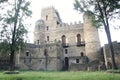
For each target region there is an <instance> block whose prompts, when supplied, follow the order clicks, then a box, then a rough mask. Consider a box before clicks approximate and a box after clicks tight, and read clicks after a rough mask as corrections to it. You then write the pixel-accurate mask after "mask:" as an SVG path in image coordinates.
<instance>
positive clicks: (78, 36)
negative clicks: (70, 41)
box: [77, 34, 81, 45]
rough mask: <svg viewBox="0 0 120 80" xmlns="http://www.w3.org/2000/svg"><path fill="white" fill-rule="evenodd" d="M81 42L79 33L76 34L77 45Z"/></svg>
mask: <svg viewBox="0 0 120 80" xmlns="http://www.w3.org/2000/svg"><path fill="white" fill-rule="evenodd" d="M80 44H81V35H80V34H77V45H80Z"/></svg>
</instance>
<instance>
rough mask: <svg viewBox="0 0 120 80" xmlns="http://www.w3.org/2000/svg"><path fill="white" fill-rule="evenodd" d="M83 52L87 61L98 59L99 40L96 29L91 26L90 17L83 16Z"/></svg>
mask: <svg viewBox="0 0 120 80" xmlns="http://www.w3.org/2000/svg"><path fill="white" fill-rule="evenodd" d="M83 19H84V25H83V27H84V38H85V52H86V56H87V57H88V59H89V61H90V62H91V61H93V60H99V59H100V40H99V35H98V29H97V28H96V27H95V26H93V25H92V22H91V16H88V15H87V14H84V16H83Z"/></svg>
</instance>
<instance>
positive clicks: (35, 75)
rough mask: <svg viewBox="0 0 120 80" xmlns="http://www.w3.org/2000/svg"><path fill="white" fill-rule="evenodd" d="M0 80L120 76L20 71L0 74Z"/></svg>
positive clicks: (116, 79) (111, 79) (119, 78)
mask: <svg viewBox="0 0 120 80" xmlns="http://www.w3.org/2000/svg"><path fill="white" fill-rule="evenodd" d="M0 80H120V74H113V73H106V72H79V71H77V72H73V71H70V72H67V71H66V72H41V71H20V74H4V73H3V72H2V71H1V72H0Z"/></svg>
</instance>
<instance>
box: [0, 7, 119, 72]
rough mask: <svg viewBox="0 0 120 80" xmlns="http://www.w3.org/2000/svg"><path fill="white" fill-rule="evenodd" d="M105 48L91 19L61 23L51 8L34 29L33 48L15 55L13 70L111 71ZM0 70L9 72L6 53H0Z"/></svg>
mask: <svg viewBox="0 0 120 80" xmlns="http://www.w3.org/2000/svg"><path fill="white" fill-rule="evenodd" d="M113 48H114V53H115V54H114V55H115V61H116V64H117V67H118V68H120V60H119V59H120V43H118V42H113ZM111 63H112V60H111V57H110V50H109V47H108V44H105V45H104V46H103V47H100V41H99V36H98V30H97V28H96V27H95V26H93V25H92V23H91V16H88V15H86V14H84V16H83V23H81V22H79V23H74V24H73V23H71V24H67V23H63V22H62V21H61V19H60V16H59V13H58V12H57V10H56V9H55V8H53V7H48V8H45V9H43V10H42V13H41V19H40V20H38V21H37V22H36V25H35V29H34V44H31V43H27V44H26V48H25V49H24V50H23V51H21V50H20V49H19V50H18V51H16V55H15V67H16V68H20V69H24V70H49V71H60V70H74V71H81V70H98V69H105V68H107V69H111ZM0 65H1V66H0V70H3V69H9V65H10V64H9V53H8V54H6V56H2V54H1V52H0Z"/></svg>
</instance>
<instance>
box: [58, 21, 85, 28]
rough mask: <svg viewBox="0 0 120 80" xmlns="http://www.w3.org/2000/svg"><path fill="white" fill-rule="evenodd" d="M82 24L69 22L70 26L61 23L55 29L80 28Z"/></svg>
mask: <svg viewBox="0 0 120 80" xmlns="http://www.w3.org/2000/svg"><path fill="white" fill-rule="evenodd" d="M82 25H83V23H81V22H80V21H79V22H74V23H73V22H71V23H70V24H68V23H62V24H58V26H57V28H59V27H63V28H64V27H82Z"/></svg>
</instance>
